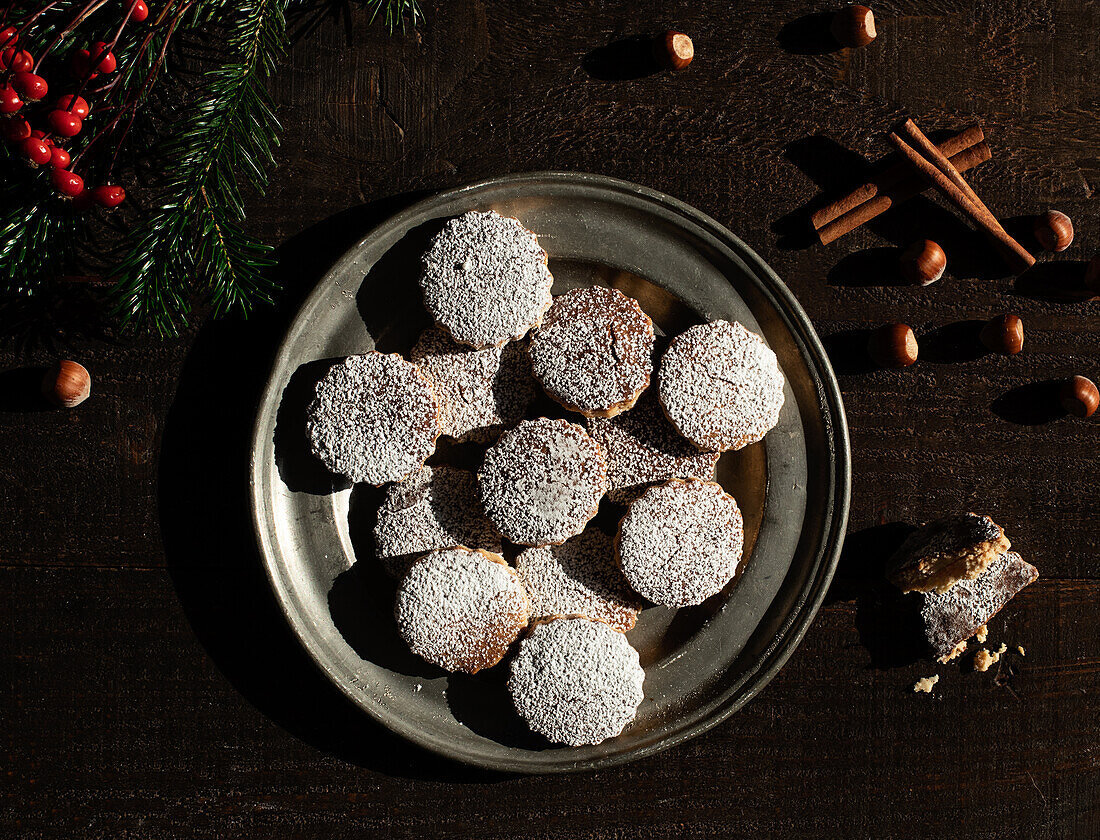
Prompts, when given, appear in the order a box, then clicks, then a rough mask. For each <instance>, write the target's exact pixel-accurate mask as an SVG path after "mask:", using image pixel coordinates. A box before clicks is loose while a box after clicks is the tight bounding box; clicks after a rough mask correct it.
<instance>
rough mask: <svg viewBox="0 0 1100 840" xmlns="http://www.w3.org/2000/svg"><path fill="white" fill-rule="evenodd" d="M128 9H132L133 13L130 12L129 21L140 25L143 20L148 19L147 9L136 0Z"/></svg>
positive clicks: (139, 0)
mask: <svg viewBox="0 0 1100 840" xmlns="http://www.w3.org/2000/svg"><path fill="white" fill-rule="evenodd" d="M130 8H131V9H133V11H131V12H130V20H136V21H137V22H138V23H141V22H142V21H143V20H145V18H147V17H149V7H148V6H146V5H145V4H144V3H143V2H142V1H141V0H136V2H135V3H133V4H132V5H131V7H130Z"/></svg>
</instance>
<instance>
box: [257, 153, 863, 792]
mask: <svg viewBox="0 0 1100 840" xmlns="http://www.w3.org/2000/svg"><path fill="white" fill-rule="evenodd" d="M547 182H554V183H566V184H572V185H576V184H586V185H589V186H592V187H596V188H603V189H605V190H608V191H611V192H624V193H628V194H630V195H633V196H640V197H642V198H645V199H647V200H648V201H650V202H653V203H655V204H657V205H660V206H663V207H664V208H666V209H668V210H671V211H674V212H675V213H677V214H679V215H680V216H682V217H684V218H685V219H686V220H687V221H690V222H692V223H693V224H695V225H696V226H698V227H700V228H701V229H702V230H704V231H705V232H707V233H708V234H709V235H710V236H711V237H713V238H714V239H715V240H716V241H718V242H719V243H721V244H723V245H725V246H726V247H727V248H729V249H730V250H731V251H732V252H733V253H735V254H736V256H737V257H738V258H739V259H741V260H742V261H744V262H745V263H747V264H748V265H749V266H750V268H751V269H752V271H753V273H754V274H755V275H756V276H755V277H753V278H752V280H753V281H754V283H755V285H756V287H757V289H758V291H760V292H761V293H762V294H763V295H764V296H765V297H767V298H770V299H771V300H772V302H773V303H774V304H775V305H776V309H777V310H779V311H780V312H782V313H783V315H784V316H785V317H786V318H787V319H788V320H789V321H790V322H791V324H788V327H790V326H791V325H793V326H796V327H797V328H798V330H799V333H798V334H797V335H796V338H798V339H799V341H800V344H801V345H802V346H801V355H802V356H803V359H804V361H805V362H806V364H807V367H808V369H809V370H810V372H811V373H812V375H813V377H814V379H815V384H816V385H817V386H818V389H819V398H820V399H822V400H823V402H824V404H825V405H826V406H827V407H828V414H827V416H828V418H829V419H830V420H831V426H832V429H831V434H827V435H826V438H827V440H828V442H829V444H830V447H829V448H830V450H831V452H830V457H829V461H830V462H831V467H832V470H831V476H830V485H831V486H830V491H831V496H832V498H831V503H832V509H831V511H829V516H828V521H827V526H826V528H824V529H823V531H822V538H821V548H820V550H819V551H818V553H817V555H816V556H815V558H814V560H815V562H814V569H813V572H812V578H811V580H810V581H809V583H808V585H806V586H804V587H803V588H802V589H801V590H800V591H799V593H798V597H797V600H796V601H795V603H794V604H792V606H791V608H790V610H789V612H788V614H787V616H786V619H785V620H784V622H783V624H782V626H781V627H780V629H779V631H778V632H777V633H776V637H775V639H774V640H773V642H772V644H770V645H768V646H767V647H766V648H765V650H764V651H763V652H761V653H760V655H759V656H758V657H757V658H756V661H755V662H754V663H753V664H752V665H750V666H749V667H748V668H747V669H746V673H747V674H748V675H749V676H748V677H747V681H749V682H750V683H751V684H750V685H749V686H748V687H747V688H743V686H744V684H743V683H739V684H737V685H734V686H733V687H731V688H729V689H728V690H727V691H725V692H724V693H723V694H722V695H721V696H720V697H719V698H718V699H717V702H715V703H714V704H712V705H711V708H710V709H708V710H704V711H703V712H701V713H700V714H698V715H697V716H696V718H695V719H693V720H688V721H687V722H686V723H684V724H683V725H681V726H680V727H679V728H678V729H677V731H675V732H673V733H671V734H669V735H668V736H666V737H664V738H662V739H661V740H659V741H657V742H655V743H652V744H647V745H644V746H642V747H639V748H637V749H635V750H633V751H630V752H624V753H617V754H613V755H608V756H603V757H600V758H595V759H591V760H585V761H575V762H568V761H566V762H558V763H555V764H546V763H543V764H532V763H530V762H524V761H510V760H507V759H501V760H493V761H484V760H482V759H480V758H479V757H475V756H465V755H461V754H458V753H457V752H451V753H441V752H440V751H439V750H438V748H437V745H435V744H434V743H433V742H431V741H430V740H429V739H426V738H423V737H420V736H419V733H418V732H417V731H416V730H415V729H413V728H411V727H401V726H396V725H395V721H394V720H392V719H390V718H388V717H386V716H384V715H383V714H381V712H380V710H379V709H376V708H374V706H373V705H372V704H371V703H370V702H363V695H362V694H361V693H357V692H355V691H354V690H353V687H352V686H350V685H348V684H346V681H345V680H343V679H342V678H341V677H340V675H339V674H337V673H336V671H335V670H334V669H333V667H332V665H331V663H329V662H328V661H326V657H325V656H324V654H323V653H322V651H320V650H319V649H318V646H317V644H316V642H315V640H312V639H311V637H310V634H309V633H308V632H306V627H305V624H306V622H305V621H304V620H303V618H302V616H301V615H299V614H298V613H296V612H295V604H296V599H294V598H293V597H291V595H290V593H289V592H288V590H287V589H286V587H285V586H284V585H283V582H282V581H281V579H280V576H279V571H280V564H279V563H278V561H277V558H276V553H275V551H274V549H273V547H272V544H271V542H272V535H271V534H270V533H268V532H267V529H266V527H265V524H264V521H263V514H264V509H263V494H262V492H261V486H262V476H261V471H262V469H263V466H264V465H263V464H261V463H260V458H259V455H260V453H261V452H262V451H263V444H264V436H265V429H264V426H265V417H266V416H268V414H269V413H270V412H271V411H273V410H274V409H276V408H277V407H278V401H279V399H280V397H281V392H280V390H279V388H278V385H279V381H278V379H279V377H278V373H279V371H280V370H282V369H283V368H284V367H285V366H286V364H287V362H288V359H289V356H290V353H291V349H292V347H293V345H294V338H295V335H296V330H295V327H296V326H299V321H300V318H301V315H302V313H303V312H305V311H306V310H307V309H309V308H310V307H311V306H312V305H313V304H314V303H315V301H316V300H317V299H318V298H319V297H321V296H323V295H324V294H325V292H326V290H327V286H328V282H329V280H330V278H331V277H333V276H335V275H337V274H338V273H339V272H341V271H342V270H344V269H346V268H348V267H350V266H351V265H353V264H354V262H355V259H356V256H355V255H356V253H357V252H358V251H360V250H361V249H362V248H363V247H364V245H365V243H366V242H368V241H369V240H371V239H374V238H377V237H380V236H384V235H386V234H387V233H388V232H391V231H393V230H395V229H400V228H401V227H402V226H403V225H405V224H406V222H407V220H409V219H412V218H415V217H417V216H419V215H421V214H423V213H424V212H425V211H426V210H428V209H429V208H431V207H433V206H434V205H437V204H444V203H446V202H448V201H450V200H453V199H454V198H456V197H458V196H460V195H462V194H464V193H472V192H478V191H480V190H487V189H492V188H497V187H502V186H513V185H522V184H525V183H530V184H533V185H534V184H546V183H547ZM249 491H250V493H249V495H250V506H251V512H252V520H253V528H254V530H255V534H256V538H257V543H258V546H259V549H260V553H261V555H262V558H263V566H264V571H265V573H266V575H267V577H268V581H269V583H270V584H271V587H272V590H273V592H274V594H275V597H276V601H277V602H278V605H279V609H280V611H281V612H282V614H283V617H284V618H285V619H286V621H287V623H288V624H289V625H290V627H291V629H292V630H293V631H294V635H295V637H296V638H297V639H298V642H299V644H301V646H302V648H303V650H305V652H306V653H307V655H308V656H309V657H310V659H312V660H313V662H314V663H315V664H316V665H317V666H318V667H319V668H320V669H321V671H322V672H323V673H324V674H325V675H326V677H327V678H328V679H329V680H330V681H332V682H333V683H334V684H335V685H336V686H337V687H338V688H339V689H340V690H341V691H342V692H343V693H344V694H345V695H346V696H347V697H348V698H349V699H350V700H351V701H352V702H353V703H354V704H355V705H356V706H358V707H359V708H361V709H363V710H364V711H366V712H367V713H368V714H369V715H370V716H371V717H372V718H373V719H374V720H375V721H376V722H377V723H379V724H380V725H382V726H385V727H386V728H388V729H390V730H391V731H393V732H395V733H396V734H398V735H400V736H402V737H404V738H405V739H407V740H409V741H410V742H412V743H414V744H416V745H417V746H418V747H420V748H423V749H427V750H429V751H431V752H434V753H437V754H441V755H444V756H445V757H446V758H449V759H451V760H455V761H459V762H463V763H467V764H471V765H475V766H480V767H484V768H487V769H491V770H497V771H503V772H520V773H563V772H573V771H580V770H595V769H602V768H606V767H611V766H615V765H620V764H624V763H627V762H630V761H634V760H637V759H639V758H643V757H645V756H648V755H652V754H654V753H657V752H660V751H662V750H665V749H668V748H669V747H672V746H675V745H676V744H680V743H683V742H684V741H687V740H689V739H690V738H693V737H695V736H697V735H701V734H702V733H704V732H706V731H708V730H709V729H711V728H713V727H714V726H717V725H718V724H719V723H721V722H723V721H725V720H726V719H728V718H729V717H730V716H731V715H732V714H733V713H734V712H736V711H737V710H738V709H740V708H741V707H743V706H744V705H745V704H746V703H747V702H748V701H749V700H751V699H752V698H753V697H755V696H756V695H757V694H758V693H759V692H760V691H761V690H762V689H763V688H764V686H766V685H767V684H768V682H770V681H771V680H772V679H773V678H774V677H775V675H776V674H777V673H778V672H779V670H780V669H781V668H782V667H783V665H784V664H785V663H786V661H787V660H788V658H789V657H790V656H791V654H792V653H793V652H794V650H795V649H796V648H797V647H798V645H799V643H800V642H801V641H802V639H803V637H804V636H805V634H806V632H807V630H808V629H809V626H810V624H811V623H812V622H813V619H814V617H815V616H816V614H817V612H818V610H819V609H820V607H821V604H822V602H823V601H824V598H825V595H826V593H827V591H828V588H829V584H830V582H831V581H832V578H833V575H834V573H835V570H836V565H837V562H838V561H839V558H840V551H841V548H842V546H843V541H844V533H845V529H846V527H847V520H848V509H849V504H850V497H851V452H850V441H849V436H848V425H847V419H846V416H845V412H844V404H843V399H842V397H841V393H840V387H839V385H838V383H837V380H836V376H835V374H834V372H833V369H832V366H831V365H830V363H829V360H828V356H827V355H826V353H825V349H824V347H823V346H822V344H821V341H820V339H819V338H818V336H817V333H816V331H815V330H814V328H813V325H812V323H811V322H810V319H809V316H807V315H806V313H805V311H804V310H803V309H802V307H801V305H800V304H799V303H798V301H797V299H796V298H795V297H794V294H793V293H792V292H791V291H790V289H788V288H787V286H786V284H784V283H783V281H782V280H781V279H780V278H779V276H778V275H777V274H776V273H775V271H774V270H772V268H771V267H770V266H769V265H768V264H767V263H766V262H765V261H764V260H763V259H762V258H761V257H760V256H759V255H758V254H757V253H756V252H755V251H754V250H753V249H752V248H750V247H749V246H748V245H746V244H745V243H744V242H743V241H742V240H741V239H740V238H739V237H737V236H736V235H735V234H734V233H732V232H731V231H730V230H728V229H727V228H726V227H725V226H724V225H722V224H720V223H719V222H718V221H716V220H715V219H713V218H712V217H710V216H709V215H707V214H705V213H703V212H702V211H700V210H697V209H696V208H694V207H692V206H691V205H689V204H687V203H685V202H682V201H680V200H679V199H676V198H673V197H671V196H669V195H666V194H664V193H661V192H659V191H657V190H653V189H650V188H648V187H643V186H641V185H639V184H635V183H633V182H630V181H626V180H622V179H619V178H612V177H609V176H604V175H596V174H592V173H581V172H567V171H554V170H550V171H535V172H525V173H515V174H510V175H504V176H500V177H496V178H489V179H485V180H481V181H477V182H474V183H471V184H467V185H465V186H460V187H456V188H453V189H448V190H442V191H440V192H437V193H435V194H433V195H431V196H428V197H426V198H424V199H422V200H420V201H418V202H416V203H415V204H413V205H411V206H409V207H407V208H405V209H404V210H402V211H399V212H398V213H396V214H394V215H392V216H390V217H389V218H388V219H387V220H385V221H383V222H382V223H381V224H379V225H376V226H375V227H373V228H372V229H370V230H369V231H367V232H366V233H365V234H364V236H363V237H361V238H360V239H359V240H358V241H357V242H356V243H355V244H354V245H352V246H351V247H350V248H349V249H348V250H347V251H346V252H345V253H344V254H343V255H342V256H341V257H340V258H339V259H338V260H337V261H336V262H335V263H333V264H332V266H330V268H329V269H328V271H326V272H325V275H324V276H323V277H322V278H321V279H320V280H319V281H318V283H317V285H316V286H315V287H314V289H313V291H311V292H310V293H309V295H308V296H307V297H306V299H305V300H304V301H303V302H302V304H301V306H300V307H299V311H298V314H297V315H296V316H295V318H294V320H293V321H292V322H291V327H290V329H288V331H287V333H286V335H285V336H284V337H283V340H282V342H281V343H280V345H279V348H278V350H277V351H276V353H275V357H274V360H273V362H272V365H271V367H270V370H269V373H268V377H267V381H266V384H265V386H264V390H263V394H262V396H261V398H260V401H259V404H258V407H257V413H256V420H255V423H254V426H253V433H252V440H251V451H250V457H249ZM742 689H743V690H742Z"/></svg>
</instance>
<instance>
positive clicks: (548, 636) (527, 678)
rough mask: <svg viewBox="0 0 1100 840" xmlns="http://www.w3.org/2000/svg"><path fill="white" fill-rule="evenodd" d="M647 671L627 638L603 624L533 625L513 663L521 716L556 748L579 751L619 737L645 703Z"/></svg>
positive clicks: (512, 686) (511, 685) (511, 686)
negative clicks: (563, 745)
mask: <svg viewBox="0 0 1100 840" xmlns="http://www.w3.org/2000/svg"><path fill="white" fill-rule="evenodd" d="M644 680H645V671H643V670H642V667H641V665H639V663H638V651H636V650H634V648H632V647H631V646H630V645H629V643H628V642H627V641H626V636H624V635H623V634H622V633H619V632H617V631H615V630H613V629H612V628H611V627H609V626H608V625H606V624H604V623H603V622H600V621H592V620H590V619H587V618H558V619H555V620H552V621H547V622H540V623H537V624H535V626H534V628H533V629H532V630H531V632H530V634H529V635H528V636H527V637H526V638H525V639H524V640H523V641H522V642H520V645H519V650H518V651H517V652H516V657H515V659H514V660H513V661H512V673H511V677H510V678H509V680H508V691H509V692H510V693H511V695H512V702H513V703H514V704H515V707H516V711H517V712H519V714H520V717H522V718H523V719H524V720H526V721H527V725H528V726H530V727H531V729H532V730H533V731H535V732H538V733H539V734H540V735H543V736H545V737H546V738H548V739H549V740H551V741H554V742H555V743H560V744H569V745H570V746H574V747H579V746H582V745H584V744H599V743H600V742H601V741H606V740H607V739H608V738H613V737H615V736H616V735H618V734H619V733H620V732H622V731H623V729H624V728H625V727H626V725H627V724H628V723H630V722H631V721H632V720H634V716H635V715H636V714H637V711H638V706H639V705H640V704H641V702H642V697H643V695H642V683H643V682H644Z"/></svg>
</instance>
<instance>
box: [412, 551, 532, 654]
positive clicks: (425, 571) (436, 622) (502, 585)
mask: <svg viewBox="0 0 1100 840" xmlns="http://www.w3.org/2000/svg"><path fill="white" fill-rule="evenodd" d="M394 615H395V616H396V618H397V629H398V631H399V632H400V634H401V638H402V639H404V640H405V642H406V644H408V646H409V648H410V649H411V650H412V652H413V653H415V654H417V655H418V656H420V657H422V658H424V659H426V660H427V661H428V662H431V663H433V664H435V665H438V666H439V667H440V668H444V669H446V670H448V671H464V672H465V673H467V674H476V673H477V672H478V671H480V670H481V669H483V668H491V667H492V666H493V665H496V664H497V663H498V662H500V660H501V659H502V658H503V657H504V654H505V653H506V652H507V650H508V646H509V645H511V644H512V642H514V641H515V640H516V638H517V637H518V636H519V634H520V632H521V631H522V630H523V629H524V628H525V627H526V626H527V616H528V605H527V596H526V595H525V594H524V591H523V585H522V584H520V582H519V579H518V578H517V577H516V574H515V572H513V571H512V570H511V569H510V568H509V567H508V564H507V563H505V562H504V559H503V558H502V557H500V556H499V555H496V554H491V553H490V552H488V551H475V550H472V549H469V548H463V547H458V548H445V549H440V550H438V551H432V552H430V553H428V554H425V555H424V556H423V557H421V558H420V559H419V560H417V561H416V562H414V563H413V564H412V565H411V566H410V567H409V571H408V572H407V573H406V574H405V577H404V578H403V579H402V580H401V584H400V586H399V587H398V589H397V603H396V606H395V608H394Z"/></svg>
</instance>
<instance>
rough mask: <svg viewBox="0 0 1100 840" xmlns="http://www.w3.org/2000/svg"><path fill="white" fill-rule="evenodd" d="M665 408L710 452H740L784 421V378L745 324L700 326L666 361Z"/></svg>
mask: <svg viewBox="0 0 1100 840" xmlns="http://www.w3.org/2000/svg"><path fill="white" fill-rule="evenodd" d="M658 392H659V397H660V401H661V407H662V408H663V409H664V412H665V414H666V415H667V416H668V419H669V420H670V421H672V425H673V426H675V427H676V428H677V429H678V430H679V432H680V434H682V435H683V436H684V437H686V438H687V439H688V440H690V441H691V442H692V443H694V444H695V445H696V446H698V447H699V448H700V449H705V450H708V451H725V450H727V449H740V448H741V447H743V446H747V445H748V444H750V443H756V441H758V440H760V439H762V438H763V437H764V435H766V434H767V433H768V432H769V431H770V430H771V429H772V428H774V427H775V424H776V423H778V422H779V410H780V409H781V408H782V407H783V374H782V373H781V372H780V370H779V362H778V360H777V359H776V357H775V353H773V352H772V350H771V349H770V348H769V347H768V346H767V345H766V344H764V340H763V339H762V338H761V337H760V336H758V335H756V334H755V333H752V332H749V331H748V330H747V329H745V328H744V327H743V326H741V324H738V323H732V324H731V323H730V322H729V321H712V322H711V323H709V324H699V325H697V326H694V327H692V328H690V329H689V330H687V331H686V332H684V333H682V334H681V335H678V336H677V337H676V338H674V339H673V340H672V343H671V344H670V345H669V348H668V350H666V351H665V354H664V357H663V358H662V359H661V367H660V372H659V384H658Z"/></svg>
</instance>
